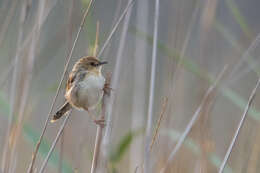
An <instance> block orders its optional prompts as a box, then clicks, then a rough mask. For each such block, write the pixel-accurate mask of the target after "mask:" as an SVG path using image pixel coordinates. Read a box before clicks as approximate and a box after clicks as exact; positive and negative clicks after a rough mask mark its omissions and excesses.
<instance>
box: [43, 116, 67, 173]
mask: <svg viewBox="0 0 260 173" xmlns="http://www.w3.org/2000/svg"><path fill="white" fill-rule="evenodd" d="M71 112H72V111H70V112H69V113H68V115H67V116H66V118H65V120H64V121H63V123H62V125H61V127H60V129H59V132H58V133H57V136H56V137H55V139H54V141H53V143H52V145H51V148H50V151H49V152H48V154H47V156H46V158H45V160H44V162H43V164H42V166H41V169H40V171H39V173H43V172H44V170H45V168H46V166H47V163H48V161H49V159H50V157H51V154H52V152H53V150H54V148H55V146H56V144H57V142H58V140H59V138H60V136H61V134H62V132H63V129H64V127H65V125H66V123H67V122H68V119H69V117H70V115H71Z"/></svg>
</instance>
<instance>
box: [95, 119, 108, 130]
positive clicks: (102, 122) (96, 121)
mask: <svg viewBox="0 0 260 173" xmlns="http://www.w3.org/2000/svg"><path fill="white" fill-rule="evenodd" d="M94 123H96V124H97V125H99V126H100V127H101V128H104V127H105V125H106V122H105V119H103V118H102V119H99V120H97V119H94Z"/></svg>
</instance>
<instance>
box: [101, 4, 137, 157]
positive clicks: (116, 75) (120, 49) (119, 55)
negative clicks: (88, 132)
mask: <svg viewBox="0 0 260 173" xmlns="http://www.w3.org/2000/svg"><path fill="white" fill-rule="evenodd" d="M132 2H133V0H131V1H129V3H128V5H127V7H126V9H125V10H124V12H123V14H122V15H121V17H120V19H119V21H121V18H122V16H124V14H126V18H125V20H124V24H123V28H122V33H121V37H120V41H119V47H118V51H117V55H116V64H115V67H114V71H113V73H112V79H111V88H113V90H117V88H118V87H117V86H118V80H119V76H120V71H121V64H122V60H123V50H124V47H125V42H126V36H127V31H128V26H129V21H130V17H131V11H132V10H131V9H132V8H131V7H132V6H131V4H132ZM117 24H118V22H117ZM117 24H116V25H115V26H118V25H117ZM113 31H114V29H113V30H112V32H113ZM108 39H109V38H108ZM105 44H106V43H105ZM109 100H110V101H109V103H108V105H107V106H108V107H107V110H106V111H107V112H106V113H107V115H106V118H107V120H106V122H107V124H106V127H105V135H104V139H103V142H102V147H103V151H102V152H103V155H104V157H105V158H106V157H107V156H108V150H109V147H108V146H109V144H110V138H111V131H112V119H113V115H112V112H113V105H114V102H115V92H112V93H111V96H110V99H109Z"/></svg>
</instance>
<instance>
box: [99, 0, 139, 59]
mask: <svg viewBox="0 0 260 173" xmlns="http://www.w3.org/2000/svg"><path fill="white" fill-rule="evenodd" d="M135 1H136V0H130V1H129V3H128V4H127V6H126V8H125V10H124V11H123V13H122V14H121V16H120V17H119V19H118V21H117V22H116V24H115V25H114V27H113V29H112V31H111V32H110V34H109V36H108V37H107V40H106V41H105V43H104V45H103V47H102V48H101V49H100V51H99V53H98V56H97V57H100V56H101V55H102V53H103V52H104V50H105V48H106V47H107V45H108V43H109V42H110V40H111V38H112V36H113V35H114V33H115V32H116V30H117V28H118V26H119V24H120V23H121V21H122V20H123V19H124V17H125V15H126V14H127V12H128V11H129V9H130V7H132V5H133V4H134V2H135Z"/></svg>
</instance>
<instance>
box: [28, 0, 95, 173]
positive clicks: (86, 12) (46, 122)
mask: <svg viewBox="0 0 260 173" xmlns="http://www.w3.org/2000/svg"><path fill="white" fill-rule="evenodd" d="M94 1H95V0H91V1H90V2H89V5H88V7H87V9H86V11H85V13H84V15H83V18H82V20H81V23H80V26H79V29H78V32H77V35H76V38H75V40H74V42H73V46H72V48H71V50H70V53H69V56H68V59H67V62H66V65H65V68H64V71H63V74H62V77H61V80H60V83H59V86H58V89H57V92H56V94H55V96H54V99H53V101H52V105H51V108H50V111H49V114H48V117H47V119H46V121H45V124H44V127H43V130H42V133H41V136H40V139H39V141H38V142H37V144H36V147H35V150H34V152H33V155H32V161H31V163H30V166H29V169H28V173H32V172H33V165H34V162H35V159H36V156H37V153H38V150H39V147H40V144H41V141H42V138H43V136H44V133H45V131H46V128H47V125H48V122H49V119H50V116H51V113H52V110H53V108H54V104H55V102H56V99H57V97H58V95H59V91H60V88H61V85H62V82H63V80H64V76H65V74H66V72H67V70H68V66H69V63H70V60H71V58H72V54H73V50H74V48H75V46H76V43H77V41H78V38H79V34H80V32H81V30H82V28H83V25H84V23H85V21H86V17H87V15H88V13H89V10H90V7H91V6H92V3H93V2H94Z"/></svg>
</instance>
